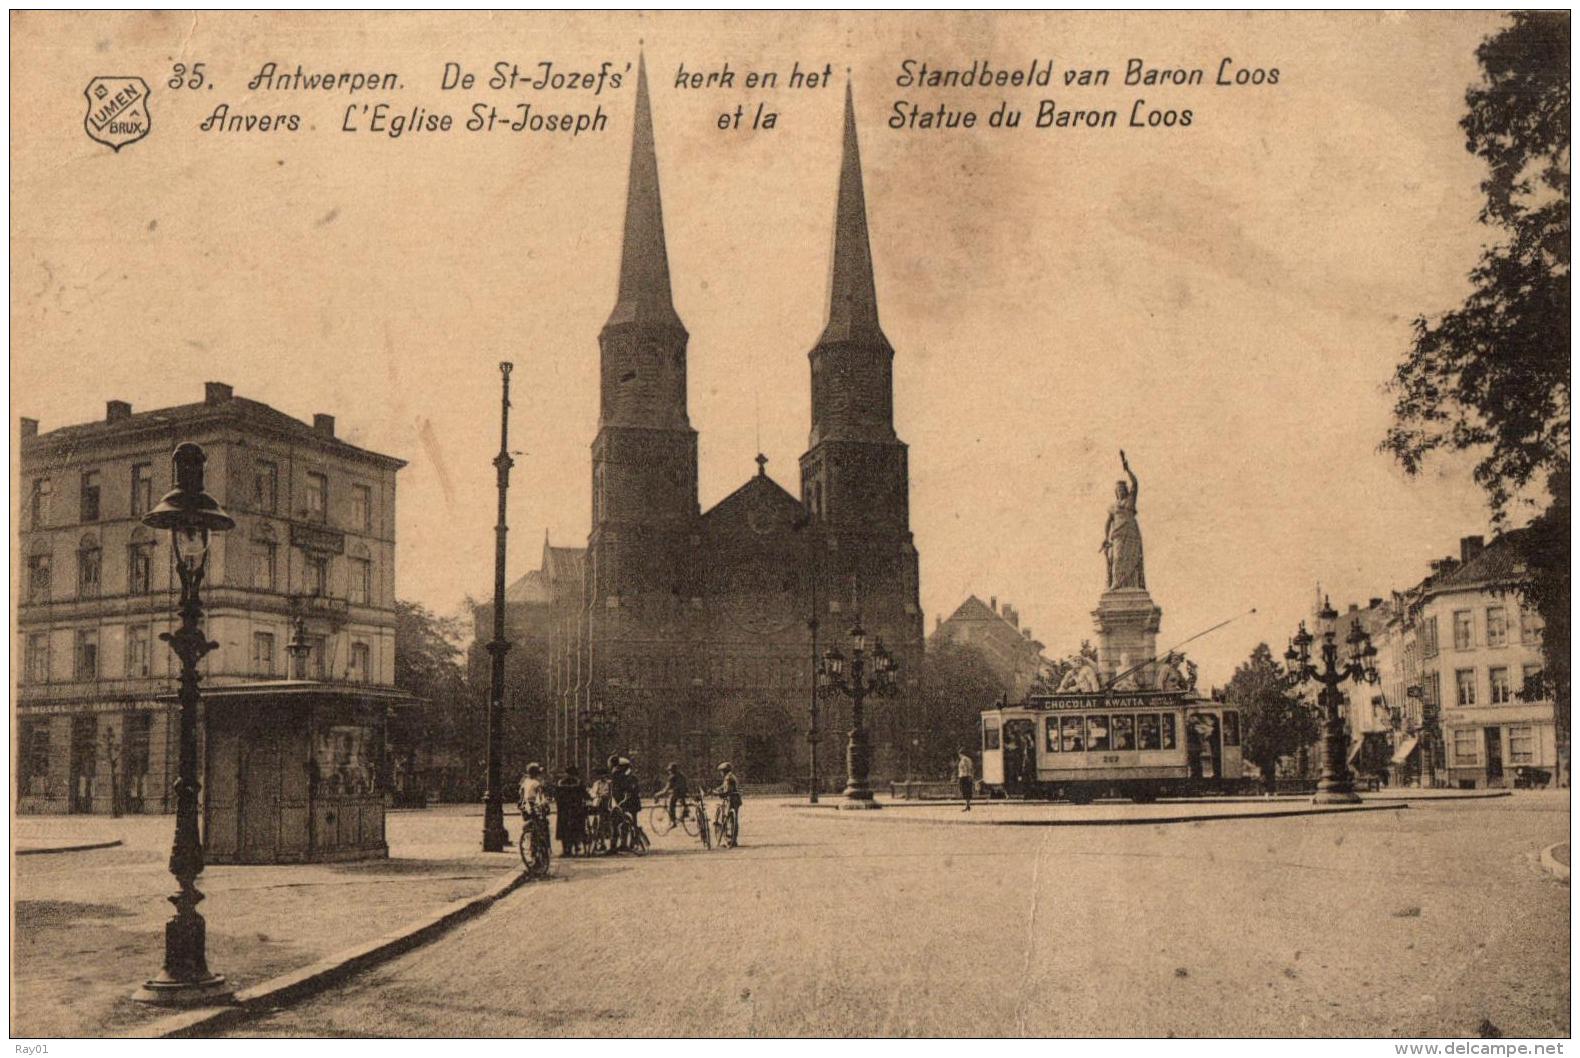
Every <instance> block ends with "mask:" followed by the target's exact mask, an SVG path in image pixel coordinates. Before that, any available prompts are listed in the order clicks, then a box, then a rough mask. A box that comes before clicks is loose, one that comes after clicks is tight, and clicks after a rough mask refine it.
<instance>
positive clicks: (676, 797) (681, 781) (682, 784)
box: [653, 763, 691, 826]
mask: <svg viewBox="0 0 1580 1058" xmlns="http://www.w3.org/2000/svg"><path fill="white" fill-rule="evenodd" d="M664 772H665V775H664V785H663V788H662V789H660V790H659V791H658V793H656V794H654V795H653V800H655V801H657V800H660V799H667V803H666V806H665V807H667V808H668V809H669V825H670V826H674V825H675V806H676V805H684V804H685V803H686V795H687V794H689V793H690V792H691V786H690V784H689V783H688V781H687V779H686V775H685V773H684V772H682V771H681V770H680V765H678V764H674V763H671V764H670V765H669V767H667V768H665V769H664Z"/></svg>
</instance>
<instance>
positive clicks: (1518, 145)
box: [1382, 11, 1570, 744]
mask: <svg viewBox="0 0 1580 1058" xmlns="http://www.w3.org/2000/svg"><path fill="white" fill-rule="evenodd" d="M1510 18H1511V21H1510V23H1509V24H1508V25H1507V26H1506V27H1504V28H1503V29H1502V30H1501V31H1499V32H1498V33H1496V34H1494V35H1493V36H1491V37H1488V38H1487V39H1486V40H1485V41H1483V42H1482V43H1481V46H1480V47H1479V48H1478V49H1477V50H1476V58H1477V60H1478V61H1479V62H1480V64H1481V72H1482V79H1481V82H1480V83H1479V84H1476V85H1473V86H1472V87H1471V88H1470V89H1469V90H1468V91H1467V92H1466V94H1465V102H1466V105H1467V108H1468V110H1467V113H1466V114H1465V116H1464V117H1463V118H1462V119H1461V120H1460V127H1461V128H1462V129H1464V131H1465V136H1466V144H1465V146H1466V149H1467V150H1469V151H1470V152H1471V153H1472V154H1474V155H1476V156H1477V157H1479V158H1481V159H1482V160H1483V161H1485V162H1486V164H1487V167H1488V171H1487V176H1486V178H1485V179H1484V180H1483V181H1482V182H1481V190H1482V193H1483V194H1484V195H1485V196H1486V201H1485V203H1484V205H1483V206H1482V209H1481V222H1482V223H1483V224H1486V225H1488V226H1489V227H1491V228H1493V229H1494V230H1495V231H1496V232H1497V234H1498V236H1499V238H1498V241H1497V242H1496V243H1495V244H1493V245H1491V246H1488V247H1487V248H1485V249H1484V250H1483V251H1482V254H1481V260H1480V262H1479V263H1478V264H1477V265H1476V267H1475V268H1474V269H1472V270H1471V272H1470V279H1471V283H1472V285H1473V289H1472V290H1471V293H1470V295H1469V296H1468V297H1467V298H1466V299H1465V302H1464V304H1463V305H1461V306H1460V307H1459V308H1457V309H1454V310H1452V311H1450V312H1447V313H1444V314H1443V315H1442V316H1440V317H1438V318H1436V319H1429V318H1427V317H1426V316H1422V317H1419V318H1417V319H1416V321H1415V339H1414V342H1413V345H1412V347H1411V350H1410V352H1409V354H1408V355H1407V356H1406V358H1405V359H1404V361H1403V362H1402V363H1401V364H1400V365H1399V367H1398V368H1397V370H1396V372H1395V374H1394V378H1393V380H1392V382H1391V383H1390V388H1391V389H1392V391H1393V393H1394V395H1395V397H1396V403H1395V405H1394V423H1393V426H1392V427H1391V428H1390V429H1389V431H1388V434H1387V436H1386V438H1385V439H1384V441H1383V445H1382V447H1383V449H1384V450H1385V451H1388V452H1390V453H1392V454H1393V455H1394V457H1395V458H1397V459H1398V460H1399V462H1400V463H1401V464H1402V465H1403V466H1404V468H1405V471H1406V472H1407V473H1409V474H1412V475H1413V474H1416V473H1418V472H1419V471H1420V469H1421V466H1422V463H1423V460H1425V459H1426V457H1427V456H1428V455H1429V454H1430V453H1432V452H1434V451H1437V450H1439V449H1447V450H1451V451H1463V450H1471V451H1474V452H1476V453H1478V454H1479V455H1480V462H1478V463H1477V464H1476V467H1475V471H1474V478H1475V480H1476V482H1477V484H1479V485H1480V486H1481V487H1482V488H1483V489H1484V490H1485V491H1486V493H1487V497H1488V500H1489V503H1490V505H1491V507H1492V513H1493V522H1494V524H1495V525H1499V526H1501V525H1502V524H1503V523H1504V522H1505V521H1506V520H1507V519H1508V517H1509V514H1510V512H1511V509H1512V508H1515V507H1523V506H1525V502H1529V501H1524V502H1522V501H1519V500H1518V497H1520V496H1521V495H1522V494H1523V493H1525V492H1526V491H1528V490H1529V489H1530V488H1532V487H1538V488H1540V489H1542V490H1544V491H1545V493H1546V496H1547V504H1546V508H1545V510H1543V511H1542V512H1541V513H1540V514H1539V515H1538V516H1537V517H1536V518H1535V519H1534V520H1533V521H1532V522H1531V524H1530V527H1529V528H1530V529H1531V532H1528V533H1525V534H1523V536H1522V540H1521V545H1520V546H1521V549H1522V551H1523V552H1524V554H1525V558H1526V565H1527V569H1528V570H1529V571H1530V573H1531V578H1530V584H1529V585H1528V587H1527V588H1526V589H1525V590H1524V591H1523V592H1522V594H1523V595H1524V597H1525V600H1526V602H1527V603H1528V604H1529V605H1531V606H1532V607H1533V608H1534V609H1535V610H1536V611H1537V613H1539V614H1540V615H1541V617H1542V619H1543V620H1544V622H1545V623H1546V631H1545V633H1544V637H1543V653H1544V670H1545V675H1546V680H1547V684H1548V687H1549V689H1550V691H1551V693H1552V694H1553V698H1554V702H1555V705H1556V708H1557V711H1558V718H1557V719H1558V726H1559V734H1560V738H1561V739H1563V742H1562V743H1561V744H1566V743H1567V732H1568V699H1569V499H1570V498H1569V460H1570V451H1569V449H1570V439H1569V429H1570V427H1569V414H1570V413H1569V399H1570V392H1569V391H1570V377H1569V150H1570V144H1569V15H1568V12H1564V11H1520V12H1515V13H1513V14H1512V15H1511V16H1510Z"/></svg>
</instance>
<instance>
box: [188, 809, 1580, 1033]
mask: <svg viewBox="0 0 1580 1058" xmlns="http://www.w3.org/2000/svg"><path fill="white" fill-rule="evenodd" d="M928 811H932V810H928ZM1046 811H1048V812H1050V813H1057V812H1060V811H1067V809H1064V808H1062V807H1060V806H1054V807H1050V808H1048V809H1046ZM960 814H961V815H963V813H960ZM983 814H984V815H986V814H987V813H983ZM904 815H905V813H904V812H903V811H902V810H899V809H891V810H890V811H889V812H884V813H876V814H873V815H872V816H871V817H870V819H871V822H870V823H866V822H863V821H861V820H853V819H849V818H842V817H836V816H835V815H834V814H833V813H817V812H810V811H806V810H801V809H797V808H793V807H791V806H790V805H788V804H786V803H784V802H774V801H766V800H749V801H748V802H747V805H746V808H745V833H744V840H745V843H746V844H745V847H743V848H741V849H739V850H733V851H722V852H721V851H714V852H704V851H703V850H702V849H701V848H699V847H698V846H697V845H696V844H695V843H694V842H691V841H689V840H688V839H686V838H684V837H683V836H682V835H681V834H680V833H679V832H676V833H675V834H673V835H671V836H669V837H667V838H664V839H661V840H659V841H658V842H657V847H656V849H655V851H654V852H653V853H652V854H651V855H649V856H648V857H647V858H645V859H634V858H625V857H621V858H616V859H599V860H577V861H573V862H569V863H564V862H559V861H557V862H556V865H555V878H554V879H552V880H551V881H548V882H546V883H541V884H533V885H529V886H527V887H525V888H523V889H521V890H519V891H517V892H516V893H515V894H513V895H511V896H509V897H507V898H505V899H504V900H502V901H501V902H500V903H498V904H497V905H495V906H494V908H493V909H492V910H490V911H489V912H488V913H486V914H485V915H484V916H482V917H481V918H479V919H477V920H474V921H472V922H470V923H468V924H466V925H464V926H462V927H460V928H459V929H458V930H456V931H455V932H453V933H451V934H449V935H447V936H445V937H443V938H441V939H439V940H438V941H436V942H435V943H433V944H430V945H428V946H426V947H423V948H421V949H419V950H417V951H414V952H412V953H410V954H408V955H406V956H403V957H401V958H399V959H397V960H396V961H393V962H391V963H388V964H386V965H384V966H382V967H380V968H377V969H374V970H371V971H369V972H367V973H365V974H363V975H361V976H358V977H356V978H355V979H353V980H351V981H350V982H348V983H346V984H344V985H342V986H340V987H338V988H335V989H332V990H330V991H328V992H326V993H324V994H323V995H321V996H318V997H317V998H315V999H312V1000H309V1001H306V1002H304V1003H302V1004H300V1005H297V1006H294V1007H291V1008H289V1009H285V1010H282V1011H278V1012H275V1013H273V1014H271V1015H269V1016H266V1017H264V1018H262V1019H260V1020H255V1021H252V1022H248V1023H245V1024H242V1025H239V1026H236V1027H235V1028H233V1029H232V1030H231V1031H232V1032H233V1033H234V1034H236V1035H293V1036H294V1035H330V1036H334V1035H357V1036H360V1035H370V1034H372V1035H389V1036H403V1035H409V1036H451V1035H460V1036H538V1035H559V1036H582V1035H590V1036H598V1035H611V1034H614V1035H646V1034H655V1035H665V1036H680V1035H719V1034H722V1035H759V1036H770V1035H830V1036H836V1037H839V1036H880V1035H888V1034H893V1035H929V1034H947V1035H978V1034H981V1035H1050V1036H1119V1035H1142V1036H1165V1035H1169V1034H1174V1035H1178V1036H1217V1035H1227V1036H1237V1035H1247V1036H1270V1035H1298V1036H1361V1035H1364V1036H1372V1035H1377V1036H1475V1035H1477V1033H1478V1031H1481V1030H1482V1029H1483V1027H1484V1023H1488V1024H1490V1025H1491V1026H1492V1027H1494V1028H1496V1029H1497V1030H1498V1031H1500V1032H1502V1033H1504V1034H1506V1035H1508V1036H1565V1035H1567V1034H1568V1032H1569V1024H1568V962H1569V944H1568V937H1569V918H1568V915H1569V911H1568V904H1569V890H1568V887H1567V886H1566V885H1565V884H1562V883H1560V882H1558V881H1556V880H1555V879H1554V878H1553V877H1552V876H1551V875H1550V874H1548V873H1547V872H1545V871H1544V870H1543V869H1542V867H1541V866H1540V863H1539V854H1540V850H1542V849H1543V848H1546V847H1547V846H1550V845H1552V844H1553V843H1555V842H1558V841H1560V840H1563V839H1564V838H1565V837H1566V835H1567V830H1568V798H1567V793H1566V792H1545V791H1543V792H1532V793H1520V794H1517V795H1516V796H1514V797H1508V798H1498V799H1493V800H1454V801H1448V800H1445V801H1437V802H1417V803H1413V804H1412V805H1411V806H1410V807H1409V808H1407V809H1404V810H1402V811H1378V812H1364V813H1355V814H1345V815H1330V816H1315V817H1296V818H1274V819H1250V820H1243V821H1242V820H1220V821H1212V822H1195V823H1182V824H1173V825H1156V826H1151V825H1148V826H1128V827H1080V826H1075V827H1056V828H1029V827H1022V826H983V825H976V826H943V825H936V823H935V822H929V821H926V820H924V819H922V818H920V817H918V818H917V819H916V821H915V822H911V821H907V820H904ZM973 815H975V813H973ZM939 818H942V817H941V815H939ZM468 822H470V821H468ZM215 920H216V921H215V925H214V926H213V927H211V928H216V929H218V928H223V927H222V924H221V922H220V916H218V915H216V916H215Z"/></svg>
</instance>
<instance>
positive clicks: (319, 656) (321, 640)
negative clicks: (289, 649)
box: [307, 636, 329, 680]
mask: <svg viewBox="0 0 1580 1058" xmlns="http://www.w3.org/2000/svg"><path fill="white" fill-rule="evenodd" d="M307 646H308V652H307V676H308V678H309V679H314V680H321V679H323V678H324V672H325V667H326V664H327V655H328V653H329V641H328V639H326V638H325V637H323V636H308V637H307Z"/></svg>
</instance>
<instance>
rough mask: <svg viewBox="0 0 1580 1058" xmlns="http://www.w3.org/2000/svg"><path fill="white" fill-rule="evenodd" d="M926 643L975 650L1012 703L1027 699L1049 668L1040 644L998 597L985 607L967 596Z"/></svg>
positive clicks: (977, 599)
mask: <svg viewBox="0 0 1580 1058" xmlns="http://www.w3.org/2000/svg"><path fill="white" fill-rule="evenodd" d="M928 641H929V643H930V644H931V643H941V642H950V643H956V644H960V645H962V646H971V647H975V648H976V649H977V650H978V651H980V652H981V653H982V656H983V657H984V658H985V659H986V660H987V663H988V665H989V666H990V667H991V668H992V670H993V673H994V674H995V675H996V676H997V677H998V679H999V681H1000V682H1001V683H1002V684H1003V685H1004V693H1005V694H1006V695H1007V696H1008V698H1009V700H1010V701H1012V702H1018V701H1021V700H1023V699H1024V698H1025V697H1026V695H1027V694H1028V693H1029V692H1030V691H1031V686H1032V684H1033V683H1034V682H1035V681H1036V679H1037V677H1038V675H1040V674H1041V673H1042V672H1043V671H1044V669H1046V668H1047V667H1048V664H1049V663H1048V659H1047V658H1045V657H1044V656H1043V653H1042V651H1043V644H1041V643H1039V642H1038V641H1037V640H1035V639H1033V638H1032V636H1031V629H1030V628H1022V627H1021V624H1020V614H1019V613H1018V612H1017V611H1016V610H1015V608H1014V607H1013V606H1011V605H1010V604H1009V603H1007V602H1006V603H1005V604H1004V605H1003V607H1002V608H1001V607H1000V606H999V604H998V597H997V596H990V597H989V599H988V601H987V602H985V603H984V602H983V601H982V600H981V599H979V598H977V597H976V596H975V595H972V596H970V597H969V598H967V599H966V601H965V602H963V603H961V604H960V605H959V606H958V607H956V608H955V612H954V613H952V614H950V615H949V618H948V619H947V620H944V619H940V620H939V621H938V624H937V626H936V627H935V628H934V629H933V634H932V635H931V636H929V637H928Z"/></svg>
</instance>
